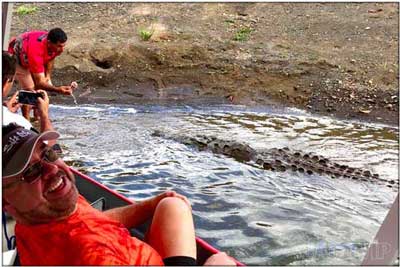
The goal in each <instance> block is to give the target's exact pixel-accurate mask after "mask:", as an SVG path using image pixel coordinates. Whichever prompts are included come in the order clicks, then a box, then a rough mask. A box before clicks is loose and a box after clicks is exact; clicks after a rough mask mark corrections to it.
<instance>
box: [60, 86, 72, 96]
mask: <svg viewBox="0 0 400 267" xmlns="http://www.w3.org/2000/svg"><path fill="white" fill-rule="evenodd" d="M58 90H59V91H58V92H59V93H61V94H63V95H72V88H71V86H60V87H58Z"/></svg>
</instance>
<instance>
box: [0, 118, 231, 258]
mask: <svg viewBox="0 0 400 267" xmlns="http://www.w3.org/2000/svg"><path fill="white" fill-rule="evenodd" d="M58 137H59V134H58V133H57V132H54V131H47V132H44V133H41V134H40V135H38V134H36V133H34V132H32V131H29V130H27V129H25V128H23V127H20V126H18V125H15V124H9V125H7V126H4V127H3V145H2V148H3V153H2V155H3V174H2V175H3V176H2V186H3V208H4V210H5V211H7V212H8V213H9V214H10V215H11V216H13V217H14V218H15V220H16V221H17V224H16V227H15V234H16V240H17V249H18V251H19V254H20V261H21V265H164V264H165V265H196V241H195V233H194V225H193V219H192V214H191V208H190V204H189V202H188V200H187V199H186V197H184V196H182V195H180V194H177V193H175V192H173V191H170V192H165V193H163V194H160V195H158V196H155V197H153V198H151V199H148V200H145V201H142V202H139V203H135V204H131V205H128V206H124V207H120V208H115V209H111V210H107V211H105V212H100V211H97V210H96V209H94V208H92V207H91V206H90V205H89V204H88V203H87V202H86V200H85V199H84V198H83V197H82V196H80V195H79V193H78V190H77V188H76V186H75V178H74V175H73V173H72V172H71V171H70V169H69V167H68V166H67V165H66V164H65V163H64V162H63V161H62V160H61V159H59V158H58V157H57V154H56V153H54V151H52V149H51V148H50V147H48V146H47V145H46V144H45V142H44V141H46V140H55V139H57V138H58ZM150 218H152V222H151V226H150V229H149V232H148V237H147V241H146V243H145V242H142V241H140V240H138V239H136V238H134V237H131V236H130V233H129V231H128V230H127V229H129V228H133V227H135V226H138V225H140V224H142V223H143V222H145V221H146V220H148V219H150ZM206 264H213V265H217V264H223V265H228V264H230V265H234V262H233V261H232V260H231V259H230V258H229V257H227V256H226V254H222V253H220V254H215V255H214V256H212V257H210V259H209V260H207V261H206Z"/></svg>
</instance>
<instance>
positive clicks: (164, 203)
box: [157, 197, 191, 213]
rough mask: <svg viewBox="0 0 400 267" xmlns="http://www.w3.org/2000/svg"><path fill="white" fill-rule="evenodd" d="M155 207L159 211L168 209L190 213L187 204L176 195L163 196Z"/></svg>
mask: <svg viewBox="0 0 400 267" xmlns="http://www.w3.org/2000/svg"><path fill="white" fill-rule="evenodd" d="M157 209H158V210H161V211H169V212H179V213H185V212H189V213H191V209H190V207H189V206H188V204H187V203H186V202H185V201H183V200H182V199H180V198H177V197H166V198H163V199H162V200H161V201H160V202H159V203H158V205H157Z"/></svg>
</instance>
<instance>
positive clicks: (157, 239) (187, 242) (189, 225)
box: [148, 197, 196, 259]
mask: <svg viewBox="0 0 400 267" xmlns="http://www.w3.org/2000/svg"><path fill="white" fill-rule="evenodd" d="M148 242H149V244H150V245H151V246H152V247H153V248H154V249H155V250H157V252H158V253H159V254H160V255H161V257H162V258H163V259H165V258H168V257H174V256H186V257H192V258H194V259H196V237H195V232H194V225H193V218H192V211H191V209H190V207H189V206H188V205H187V204H186V203H185V202H184V201H183V200H181V199H179V198H176V197H167V198H164V199H163V200H161V201H160V203H158V205H157V208H156V210H155V213H154V217H153V220H152V223H151V226H150V231H149V235H148Z"/></svg>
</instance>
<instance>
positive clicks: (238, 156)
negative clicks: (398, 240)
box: [152, 130, 399, 190]
mask: <svg viewBox="0 0 400 267" xmlns="http://www.w3.org/2000/svg"><path fill="white" fill-rule="evenodd" d="M152 135H153V136H157V137H162V138H166V139H171V140H174V141H177V142H180V143H183V144H185V145H188V146H193V147H195V148H197V149H198V150H200V151H205V150H208V151H211V152H213V153H215V154H222V155H225V156H228V157H231V158H234V159H235V160H237V161H239V162H242V163H246V164H251V165H253V166H255V167H258V168H262V169H264V170H268V171H276V172H284V171H293V172H299V173H304V174H307V175H312V174H318V175H325V176H328V177H330V178H332V179H336V178H347V179H352V180H359V181H364V182H372V183H376V184H384V185H386V186H387V187H390V188H393V189H395V190H397V189H398V187H399V181H398V179H396V180H386V179H383V178H381V177H380V176H379V174H377V173H372V172H371V171H370V170H366V169H362V168H355V167H351V166H348V165H345V164H339V163H336V162H332V161H331V160H329V159H328V158H326V157H323V156H321V155H317V154H314V153H302V152H300V151H296V150H292V149H289V148H288V147H283V148H272V149H254V148H252V147H251V146H249V145H248V144H246V143H239V142H235V141H231V140H223V139H219V138H217V137H214V136H204V135H195V136H187V135H180V134H170V133H164V132H161V131H159V130H156V131H154V132H153V133H152Z"/></svg>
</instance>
